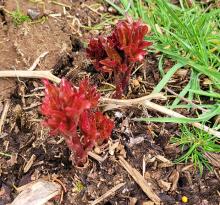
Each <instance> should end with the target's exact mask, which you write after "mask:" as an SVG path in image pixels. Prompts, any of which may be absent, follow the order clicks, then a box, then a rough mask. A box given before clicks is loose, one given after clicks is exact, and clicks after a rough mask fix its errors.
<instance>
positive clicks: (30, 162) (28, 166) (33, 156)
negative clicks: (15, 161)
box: [23, 154, 36, 173]
mask: <svg viewBox="0 0 220 205" xmlns="http://www.w3.org/2000/svg"><path fill="white" fill-rule="evenodd" d="M35 159H36V156H35V155H34V154H32V156H31V158H30V159H29V160H28V162H27V163H26V165H25V166H24V170H23V171H24V173H27V172H28V171H29V169H30V168H31V166H32V164H33V163H34V160H35Z"/></svg>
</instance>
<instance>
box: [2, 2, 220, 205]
mask: <svg viewBox="0 0 220 205" xmlns="http://www.w3.org/2000/svg"><path fill="white" fill-rule="evenodd" d="M33 2H34V1H33ZM33 2H31V1H28V0H18V4H19V7H20V10H21V11H22V12H23V13H24V14H26V13H27V11H28V9H35V10H37V9H39V11H40V12H41V14H42V16H43V17H41V19H40V20H42V19H43V18H45V21H38V22H34V23H28V22H25V23H24V24H22V25H19V26H15V25H14V24H13V22H12V18H11V16H9V15H8V14H6V13H5V12H4V11H3V10H0V70H27V69H29V68H30V67H31V65H32V64H33V63H34V61H35V60H36V59H37V58H38V57H39V56H40V55H41V54H42V53H44V52H48V53H47V54H46V55H45V57H43V58H42V59H41V60H40V63H39V64H38V65H37V67H36V68H35V70H51V71H52V72H53V74H54V75H56V76H58V77H60V78H61V77H66V78H67V79H69V80H70V81H72V82H73V83H74V84H75V85H78V82H79V80H80V79H82V78H84V77H85V76H89V77H90V79H91V80H92V82H93V83H96V85H97V86H98V89H99V90H100V92H101V93H102V95H103V96H107V97H111V96H112V93H113V91H114V90H113V88H112V86H111V83H112V82H111V79H110V78H109V76H103V75H101V74H100V73H98V72H97V71H95V69H94V68H93V66H92V65H91V63H90V61H89V60H88V59H87V58H86V55H85V45H86V43H87V42H88V40H89V38H90V37H92V36H94V35H97V34H98V33H99V32H103V33H108V31H109V28H110V26H105V27H104V28H103V31H98V30H86V29H85V28H83V26H93V25H95V24H98V23H100V22H101V15H103V14H108V15H116V13H115V12H114V10H113V9H112V8H111V9H109V7H107V6H106V5H104V4H103V5H102V3H100V2H102V1H98V0H97V1H95V0H94V1H92V0H88V1H83V0H79V1H76V0H73V1H68V0H60V1H59V2H60V3H61V5H58V4H52V3H49V1H45V3H44V7H45V9H43V6H42V4H39V3H33ZM62 4H63V5H66V7H65V8H66V11H64V10H63V6H62ZM95 4H99V9H98V10H94V9H93V8H94V7H93V5H95ZM0 6H4V8H5V9H7V10H8V11H14V10H16V4H15V1H14V0H5V1H4V0H3V1H1V0H0ZM50 14H58V15H50ZM60 14H61V15H60ZM82 25H83V26H82ZM166 66H167V70H169V68H170V67H171V66H172V62H171V61H170V60H169V59H167V60H166ZM137 67H138V65H137V66H136V68H137ZM157 67H158V56H157V55H153V54H151V53H149V54H148V55H147V57H146V59H145V60H144V62H143V63H142V65H141V67H140V68H139V69H138V70H137V71H136V72H135V73H134V74H133V75H132V78H131V80H130V85H129V89H128V91H127V95H126V98H137V97H141V96H144V95H148V94H150V92H151V91H152V90H153V88H154V87H155V85H157V83H158V82H159V80H160V75H159V72H158V69H157ZM188 76H189V73H187V72H182V73H176V74H175V77H174V78H173V79H172V82H170V83H169V87H170V88H172V89H173V90H174V91H177V92H179V91H180V90H181V87H182V86H184V85H186V83H187V81H188ZM42 95H43V90H42V82H41V81H40V80H36V79H19V78H17V79H9V78H8V79H0V113H1V112H2V111H3V107H4V105H5V103H6V102H8V103H9V110H8V112H7V117H6V119H5V120H4V126H3V130H2V132H1V133H0V145H1V146H0V152H1V153H8V154H10V155H11V156H7V155H3V154H1V155H0V188H1V190H0V205H5V204H8V203H10V202H12V201H13V199H14V198H15V197H16V196H17V192H16V187H20V186H22V185H25V184H27V183H29V182H31V181H34V180H37V179H39V178H44V179H47V180H54V179H55V180H56V179H58V181H59V182H60V183H62V184H63V186H64V187H65V189H66V191H65V193H64V196H63V199H62V201H61V202H58V201H59V200H58V201H55V200H52V201H50V204H59V203H60V204H65V205H71V204H73V205H74V204H75V205H83V204H85V205H87V204H89V202H90V201H93V200H95V199H97V198H98V197H100V196H101V195H103V194H104V193H106V192H107V191H108V190H110V189H111V188H113V187H114V186H116V185H117V184H119V183H121V182H125V183H126V184H125V185H124V186H123V187H122V188H120V189H119V190H117V192H116V193H115V194H113V195H111V196H109V197H108V198H106V199H104V201H102V202H100V204H103V205H104V204H105V205H126V204H127V205H135V204H136V205H141V204H142V205H144V204H145V205H146V204H152V203H150V199H149V198H148V197H147V196H146V195H145V193H144V192H143V191H142V189H141V188H140V187H139V186H138V185H137V184H136V182H135V181H134V180H133V178H132V177H131V176H130V175H129V174H128V173H127V172H126V170H125V169H124V168H123V167H122V166H121V165H120V164H119V163H118V156H123V157H124V158H125V159H126V160H127V161H128V162H129V163H130V165H131V166H133V167H134V168H136V169H137V170H138V171H139V172H140V173H141V174H142V172H143V169H144V170H145V171H144V173H143V175H144V177H145V179H146V180H147V182H148V183H149V185H150V186H151V187H152V188H153V190H154V191H155V193H157V194H158V196H159V197H160V198H161V201H162V204H165V205H166V204H183V203H182V201H181V198H182V196H187V197H188V204H196V205H201V204H203V205H218V204H219V203H220V170H219V169H214V171H211V172H210V171H207V170H205V171H204V173H203V175H202V176H200V174H199V172H198V170H195V169H194V167H193V165H191V164H179V165H175V164H171V163H170V161H173V160H174V159H175V158H176V157H177V156H178V155H179V154H180V153H181V150H180V149H179V148H178V147H176V146H174V145H171V144H169V139H170V137H172V136H176V135H178V134H179V131H178V125H176V124H172V123H166V124H162V123H161V124H159V123H140V122H134V121H132V118H135V117H139V116H146V115H149V116H158V115H159V113H157V112H155V111H152V110H146V109H143V108H141V107H130V108H129V109H128V108H119V109H114V110H109V111H107V112H106V114H107V115H108V116H110V117H111V118H112V119H114V120H115V123H116V126H115V128H114V130H113V133H112V137H111V140H109V143H108V144H105V145H103V146H101V147H97V148H95V150H94V152H96V154H99V155H100V156H101V157H103V158H104V159H105V160H104V161H103V162H98V161H96V160H95V159H93V158H89V160H88V163H87V164H86V165H85V167H76V166H75V165H73V164H72V162H71V161H70V160H69V157H70V154H71V153H70V151H69V150H68V148H67V147H66V145H65V142H64V140H63V139H62V137H59V136H57V137H50V136H49V135H48V130H46V129H45V128H44V127H43V126H42V124H41V120H42V116H41V114H40V112H39V105H40V102H41V98H42ZM155 102H157V103H158V104H161V105H163V104H165V103H166V102H164V101H155ZM178 112H180V113H182V114H184V115H185V116H191V115H192V114H191V113H189V112H188V111H187V110H178ZM162 156H163V157H162ZM218 190H219V191H218Z"/></svg>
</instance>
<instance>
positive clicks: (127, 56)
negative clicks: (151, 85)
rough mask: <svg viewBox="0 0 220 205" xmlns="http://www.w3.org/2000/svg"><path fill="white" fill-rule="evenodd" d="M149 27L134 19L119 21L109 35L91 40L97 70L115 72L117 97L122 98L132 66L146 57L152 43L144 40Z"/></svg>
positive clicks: (90, 53)
mask: <svg viewBox="0 0 220 205" xmlns="http://www.w3.org/2000/svg"><path fill="white" fill-rule="evenodd" d="M147 33H148V26H147V25H145V24H143V23H142V22H141V21H132V20H131V18H128V19H127V20H123V21H119V22H118V23H117V24H116V26H115V28H114V30H113V32H112V33H111V35H110V36H108V37H106V38H104V37H101V36H99V37H98V38H94V39H91V40H90V42H89V45H88V48H87V54H88V56H89V57H90V58H91V60H92V61H93V64H94V66H95V68H96V69H97V70H98V71H101V72H105V73H114V81H115V84H116V97H117V98H120V97H121V96H122V94H123V92H124V90H125V89H126V87H127V85H128V81H129V78H130V74H131V70H132V67H133V66H132V65H133V64H134V63H136V62H138V61H141V60H143V58H144V56H145V55H146V54H147V51H146V50H144V49H145V48H146V47H148V46H150V45H151V43H150V42H148V41H145V40H144V36H145V35H146V34H147Z"/></svg>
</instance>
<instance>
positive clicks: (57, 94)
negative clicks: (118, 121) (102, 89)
mask: <svg viewBox="0 0 220 205" xmlns="http://www.w3.org/2000/svg"><path fill="white" fill-rule="evenodd" d="M43 82H44V85H45V87H46V89H45V98H44V100H43V103H42V106H41V113H42V114H43V115H44V116H45V117H46V119H45V121H44V124H45V125H46V126H48V127H49V128H50V130H51V132H50V134H51V135H56V134H61V135H62V136H63V137H64V138H65V141H66V143H67V145H68V147H69V149H70V150H71V151H73V153H74V161H75V162H76V164H77V165H80V166H81V165H83V164H84V163H85V162H86V161H87V153H88V151H90V150H92V149H93V147H94V146H95V145H97V144H101V143H103V142H104V141H105V140H108V138H109V137H110V135H111V132H112V129H113V127H114V123H113V122H112V121H111V120H110V119H109V118H107V117H106V116H104V115H103V114H102V113H101V112H99V111H98V109H97V104H98V101H99V98H100V94H99V93H98V92H97V90H96V88H95V87H93V86H91V85H90V84H89V81H88V79H85V80H83V81H81V82H80V85H79V88H75V87H73V86H72V85H71V83H70V82H68V81H67V80H65V79H62V81H61V84H60V86H55V85H53V84H51V83H50V82H49V81H48V80H44V81H43Z"/></svg>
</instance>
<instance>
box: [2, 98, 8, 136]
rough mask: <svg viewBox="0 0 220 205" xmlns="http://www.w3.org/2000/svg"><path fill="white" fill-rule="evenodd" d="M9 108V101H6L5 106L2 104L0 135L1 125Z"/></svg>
mask: <svg viewBox="0 0 220 205" xmlns="http://www.w3.org/2000/svg"><path fill="white" fill-rule="evenodd" d="M9 106H10V101H9V100H6V101H5V104H4V108H3V111H2V115H1V118H0V134H1V133H2V130H3V125H4V122H5V119H6V117H7V113H8V110H9Z"/></svg>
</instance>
